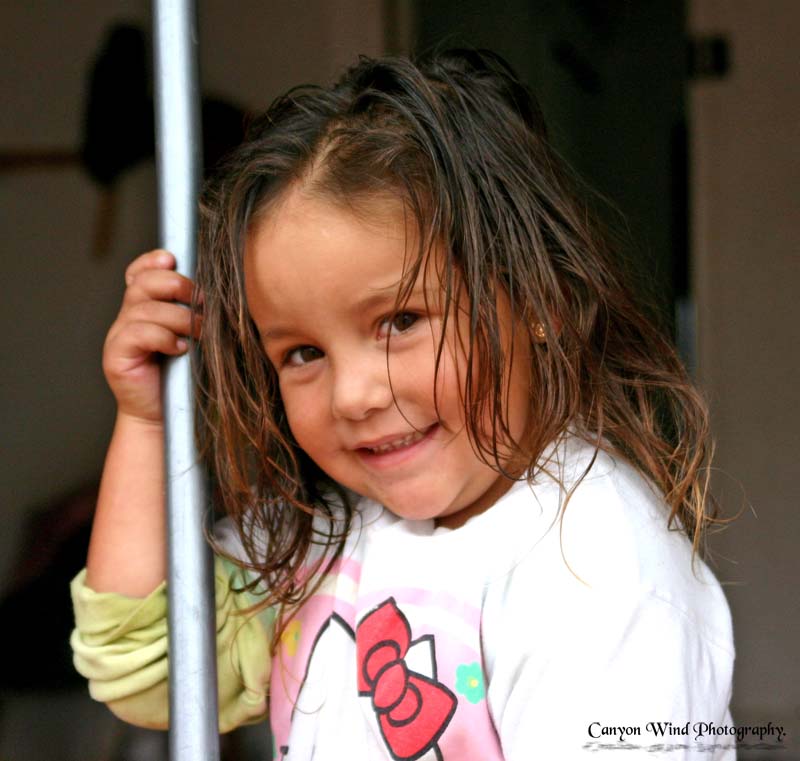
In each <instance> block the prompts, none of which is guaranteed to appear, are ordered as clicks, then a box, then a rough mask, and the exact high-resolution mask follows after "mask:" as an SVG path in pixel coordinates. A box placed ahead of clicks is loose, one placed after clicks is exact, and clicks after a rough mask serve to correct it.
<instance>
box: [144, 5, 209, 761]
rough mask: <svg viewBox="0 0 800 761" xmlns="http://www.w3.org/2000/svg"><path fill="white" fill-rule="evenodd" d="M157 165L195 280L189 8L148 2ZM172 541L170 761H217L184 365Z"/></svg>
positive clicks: (199, 506)
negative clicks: (151, 26)
mask: <svg viewBox="0 0 800 761" xmlns="http://www.w3.org/2000/svg"><path fill="white" fill-rule="evenodd" d="M153 11H154V12H153V22H154V24H153V28H154V35H153V36H154V51H155V81H156V88H155V89H156V161H157V167H158V186H159V227H160V244H161V247H162V248H166V249H167V250H169V251H171V252H172V253H173V254H174V255H175V257H176V259H177V262H178V267H177V268H178V271H179V272H181V273H182V274H185V275H187V276H189V277H192V276H193V274H194V269H195V258H196V256H195V254H196V237H197V191H198V187H199V177H200V128H199V123H200V119H199V114H200V108H199V90H198V84H197V55H196V48H197V32H196V20H197V19H196V9H195V5H194V2H193V0H155V3H154V9H153ZM163 389H164V411H165V412H164V424H165V430H166V484H167V516H168V520H167V525H168V539H169V563H168V575H169V578H168V585H167V588H168V595H169V686H170V701H169V704H170V759H171V761H200V760H201V759H202V761H217V760H218V759H219V734H218V731H217V726H218V724H217V721H218V720H217V674H216V667H217V661H216V627H215V621H214V580H213V573H212V566H211V555H210V552H209V548H208V546H207V544H206V541H205V536H204V533H203V527H204V520H205V512H206V505H207V498H206V490H205V480H204V476H203V473H202V469H201V468H200V466H199V463H198V460H197V452H196V448H195V440H194V407H193V403H192V373H191V365H190V359H189V356H188V355H186V356H183V357H178V358H175V359H170V360H168V361H167V362H166V364H165V372H164V386H163Z"/></svg>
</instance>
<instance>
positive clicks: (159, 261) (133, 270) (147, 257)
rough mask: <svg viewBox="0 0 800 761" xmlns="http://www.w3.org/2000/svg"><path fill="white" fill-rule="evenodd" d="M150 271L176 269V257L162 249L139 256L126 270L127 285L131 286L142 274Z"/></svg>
mask: <svg viewBox="0 0 800 761" xmlns="http://www.w3.org/2000/svg"><path fill="white" fill-rule="evenodd" d="M149 269H175V257H174V256H173V255H172V254H171V253H170V252H169V251H164V249H161V248H158V249H156V250H155V251H148V252H147V253H146V254H142V255H141V256H137V257H136V259H134V260H133V261H132V262H131V263H130V264H129V265H128V268H127V269H126V270H125V283H126V284H127V285H130V284H131V283H132V282H133V281H134V279H135V278H136V276H137V275H138V274H139V273H140V272H143V271H144V270H149Z"/></svg>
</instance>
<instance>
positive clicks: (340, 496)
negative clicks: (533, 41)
mask: <svg viewBox="0 0 800 761" xmlns="http://www.w3.org/2000/svg"><path fill="white" fill-rule="evenodd" d="M574 185H575V183H574V182H573V181H572V179H571V177H570V175H569V173H568V172H567V170H566V169H565V168H564V167H563V165H562V162H561V161H560V160H559V159H558V157H557V155H556V154H555V152H554V151H553V150H552V149H551V147H550V146H549V144H548V142H547V135H546V131H545V127H544V121H543V118H542V115H541V111H540V109H539V106H538V104H537V102H536V100H535V98H534V97H533V95H532V94H531V93H530V92H529V91H528V89H527V88H526V87H525V86H524V85H522V84H521V83H520V82H519V81H518V80H517V78H516V77H515V76H514V74H513V72H512V71H511V70H510V68H509V67H508V66H507V64H505V63H504V62H503V61H502V60H501V59H500V58H499V57H497V56H495V55H493V54H491V53H488V52H486V51H451V52H449V53H445V54H442V55H439V56H437V57H435V58H432V59H430V60H427V61H422V62H420V63H418V64H417V63H413V62H411V61H408V60H405V59H400V58H384V59H379V60H372V59H367V58H362V59H361V60H360V61H359V63H358V64H357V65H355V66H354V67H353V68H351V69H350V70H349V71H348V72H347V73H346V74H345V75H344V76H343V78H342V79H341V80H340V81H339V82H338V83H337V84H336V85H335V86H334V87H332V88H330V89H322V88H318V87H310V86H309V87H300V88H295V89H293V90H290V91H289V92H288V93H286V94H285V95H284V96H282V97H281V98H279V99H278V100H276V101H275V102H274V103H273V104H272V106H271V107H270V108H269V110H268V111H267V112H266V113H265V114H264V115H263V116H262V117H260V118H259V119H257V120H255V121H254V122H253V123H252V125H251V126H250V130H249V135H248V138H247V140H246V141H245V143H244V144H243V145H242V146H241V147H240V148H239V149H237V151H236V152H235V153H234V154H233V155H232V156H231V157H230V158H229V160H228V161H227V163H226V165H225V166H224V168H223V169H222V170H221V171H220V172H218V174H217V176H216V177H215V178H214V179H213V180H212V181H211V182H210V183H209V185H208V187H207V188H206V190H205V193H204V196H203V200H202V204H201V236H200V266H199V269H198V276H197V277H198V286H199V289H200V291H202V293H203V295H204V303H203V341H202V350H201V352H200V362H199V366H198V380H199V387H200V394H199V406H200V411H201V415H200V416H199V419H200V425H199V428H200V431H199V433H200V438H201V442H202V449H203V452H204V454H205V457H206V460H207V462H208V464H209V468H210V470H211V474H212V476H213V478H214V482H215V484H216V493H217V495H218V501H219V503H220V506H221V508H222V509H223V510H224V511H225V512H226V513H227V514H229V515H230V516H232V517H233V519H234V521H235V522H236V524H237V525H238V527H239V530H240V533H241V537H242V541H243V542H244V546H245V548H246V551H247V553H248V557H249V559H250V564H251V567H252V569H253V570H255V571H256V572H257V576H258V577H259V580H261V581H262V582H264V584H263V586H264V587H265V588H266V589H268V590H269V592H268V594H267V598H266V602H265V604H275V603H277V604H282V605H287V606H292V605H296V604H299V603H300V602H301V601H302V600H303V599H305V598H306V597H307V596H308V594H309V592H310V587H309V583H310V582H309V579H311V578H319V574H317V576H315V575H314V574H313V573H308V572H307V571H308V569H306V568H305V564H306V563H307V562H308V559H309V557H310V555H309V550H310V547H311V546H312V544H315V543H319V544H322V545H323V546H325V547H327V548H329V549H331V550H332V552H330V553H327V554H326V553H320V554H319V557H323V556H324V557H325V561H324V562H325V563H332V562H333V560H334V559H335V558H336V556H337V555H338V553H339V552H341V549H342V547H343V542H344V538H345V536H346V534H347V531H348V529H349V525H350V518H351V515H352V504H351V500H350V499H349V495H348V494H347V493H346V492H345V491H344V490H343V489H342V488H341V487H339V486H338V485H336V484H334V483H331V482H330V480H329V479H328V478H327V477H326V476H325V474H324V473H322V472H321V471H320V470H319V469H318V468H317V467H316V465H315V464H314V463H313V462H312V461H311V460H310V459H309V458H308V457H307V456H306V455H305V454H304V453H303V452H302V451H301V450H300V449H299V448H298V446H297V444H296V443H295V441H294V439H293V437H292V433H291V431H290V429H289V426H288V423H287V420H286V415H285V413H284V410H283V406H282V403H281V399H280V393H279V388H278V381H277V377H276V373H275V370H274V368H273V367H272V366H271V364H270V363H269V361H268V360H267V358H266V356H265V353H264V351H263V348H262V346H261V343H260V340H259V336H258V331H257V330H256V328H255V326H254V325H253V322H252V320H251V319H250V316H249V313H248V308H247V303H246V298H245V290H244V274H243V253H244V246H245V241H246V239H247V236H248V233H249V231H250V230H251V229H252V228H253V226H254V225H256V224H258V223H259V221H260V220H261V219H262V218H263V217H264V216H265V215H269V214H271V213H280V202H281V199H282V198H283V197H284V196H285V194H286V193H287V192H288V190H289V189H291V188H296V187H300V188H302V189H303V192H304V193H309V194H311V195H312V196H315V197H319V198H322V199H324V200H326V201H329V202H330V203H332V204H338V205H342V206H343V207H345V208H347V210H349V211H355V212H356V213H357V212H358V211H359V209H365V208H367V207H368V206H369V204H370V203H371V202H373V201H374V200H375V199H380V198H383V199H385V198H391V199H394V200H396V201H397V202H398V203H399V204H401V205H402V208H403V209H404V210H405V213H406V214H407V215H408V217H409V219H410V220H411V221H412V222H413V223H414V225H415V229H416V232H417V235H416V236H415V240H416V247H415V248H416V250H415V251H410V252H409V257H408V266H407V268H406V272H405V277H404V281H403V283H401V284H400V287H399V290H398V297H397V308H398V310H399V309H401V308H402V306H403V303H404V301H405V300H406V299H407V298H408V296H409V294H410V292H411V288H412V287H413V285H414V282H415V281H416V279H417V278H418V277H420V276H424V274H425V272H426V271H427V270H428V268H430V267H434V266H435V267H436V268H437V276H438V280H439V282H440V283H441V286H442V294H443V301H444V314H445V315H446V319H450V317H449V316H450V315H453V314H459V313H460V314H465V315H468V317H469V319H468V325H469V327H468V334H467V335H459V336H458V340H459V341H460V342H461V343H462V345H463V346H464V347H465V350H466V353H467V357H466V368H467V370H466V377H465V379H464V400H463V401H464V409H465V419H466V420H467V426H468V431H469V435H470V440H471V441H472V443H473V446H474V448H475V451H476V454H477V455H478V456H479V457H481V459H483V460H484V461H485V462H487V463H488V464H490V465H492V467H494V468H495V469H496V470H497V471H498V473H502V474H505V475H506V476H508V477H509V478H517V477H519V476H520V475H521V474H522V473H526V474H527V476H528V478H530V479H532V478H534V477H535V475H536V472H537V470H538V469H539V468H541V467H543V464H542V463H541V462H540V458H541V456H542V454H543V452H544V451H545V449H546V448H547V446H548V445H549V444H550V443H552V442H554V441H558V440H559V439H561V438H562V437H564V436H565V435H567V433H568V432H569V433H572V434H575V435H578V436H580V437H582V438H584V439H586V440H588V441H590V442H592V443H593V444H594V445H595V446H596V447H597V448H599V449H605V450H608V451H610V452H611V453H616V454H619V455H621V456H623V457H625V458H626V459H628V460H629V461H630V462H631V463H632V464H633V465H634V466H635V467H636V468H637V469H638V470H639V471H640V472H641V473H642V474H643V475H644V476H645V477H646V478H647V479H649V480H650V481H651V482H652V483H653V484H655V485H656V486H657V487H658V488H659V489H660V490H661V491H662V492H663V494H664V496H665V499H666V501H667V504H668V505H669V508H670V524H671V525H672V524H675V525H676V526H680V527H681V528H682V529H683V530H684V531H685V532H686V533H687V534H688V536H689V537H690V539H691V540H692V541H693V545H694V548H695V550H697V549H698V548H699V547H700V543H701V539H702V537H703V533H704V529H705V528H706V526H707V525H709V524H710V523H712V522H714V520H715V516H716V512H715V507H714V504H713V500H712V499H711V498H710V496H709V493H708V480H707V472H708V471H707V467H708V463H709V459H710V456H711V445H710V439H709V432H708V415H707V411H706V408H705V405H704V403H703V401H702V399H701V397H700V395H699V394H698V392H697V391H696V390H695V388H694V386H693V385H692V384H691V382H690V380H689V379H688V377H687V374H686V372H685V370H684V369H683V366H682V365H681V362H680V361H679V359H678V358H677V355H676V353H675V351H674V349H673V348H672V346H671V344H670V342H669V341H668V340H666V339H665V338H664V337H663V336H662V334H661V333H660V332H659V331H658V330H657V328H656V327H654V325H653V323H652V322H651V321H650V320H649V319H647V318H646V317H645V315H644V313H643V312H642V310H641V309H640V307H639V306H637V304H636V301H635V299H634V298H633V296H632V292H631V290H630V288H629V287H628V286H626V284H625V283H624V282H623V279H622V276H621V274H620V268H619V266H618V264H617V262H615V260H614V254H613V252H612V251H611V249H610V246H609V244H608V243H607V242H606V239H605V238H604V237H603V236H602V234H601V232H600V226H599V224H597V223H596V222H595V221H593V215H592V214H590V212H589V207H588V204H587V203H586V202H584V201H582V200H581V199H580V197H579V195H578V193H577V192H576V190H575V189H574ZM434 250H436V251H439V252H442V256H441V257H440V259H441V261H437V259H436V257H434V256H432V255H431V252H432V251H434ZM501 294H502V295H503V296H504V297H505V298H507V300H508V302H509V303H510V308H511V314H512V323H513V325H512V330H513V331H515V334H516V333H517V332H519V331H521V332H522V333H523V336H524V338H525V340H526V341H527V343H528V344H529V345H530V347H531V356H532V361H531V362H530V367H529V368H528V375H529V387H530V406H529V415H528V417H529V420H530V421H533V424H531V425H529V426H528V427H527V430H526V431H525V433H524V435H523V436H522V437H521V438H520V439H519V440H516V439H515V438H514V437H513V436H512V434H511V431H510V427H509V421H508V414H507V410H506V409H505V408H504V404H503V400H504V399H506V398H507V396H508V395H507V394H506V393H505V392H504V384H505V383H507V381H508V365H509V362H510V359H511V358H510V357H509V356H506V354H505V353H504V352H505V349H504V342H503V341H502V340H501V336H502V328H503V326H502V325H501V324H500V317H499V314H498V307H497V305H498V298H499V296H500V295H501ZM455 323H456V324H459V321H455ZM537 323H539V324H541V325H542V326H543V329H544V335H545V340H544V342H543V343H542V342H540V341H538V340H537V338H536V336H535V335H534V332H533V331H534V326H535V325H536V324H537ZM512 343H513V342H512ZM442 348H443V347H442V346H441V345H440V346H439V348H438V351H437V357H436V366H437V373H438V367H439V362H440V360H441V356H442ZM514 361H515V362H517V361H521V360H520V359H518V358H514ZM486 420H490V421H491V425H490V429H489V430H484V428H485V427H486V426H485V425H483V424H482V423H481V421H486ZM567 500H568V498H567ZM338 503H342V504H344V506H345V510H344V518H343V519H342V520H339V519H338V518H337V519H334V513H335V510H334V507H333V506H334V504H338ZM315 515H322V516H328V517H329V518H330V521H329V522H328V525H329V526H330V530H329V531H327V533H324V532H323V533H320V530H319V528H318V526H319V525H320V524H319V523H315V522H314V516H315ZM337 515H338V513H337ZM256 535H258V536H263V537H265V540H264V541H265V542H266V545H265V546H261V545H259V544H257V542H256V541H255V539H254V536H256ZM322 562H323V561H321V560H320V561H319V563H317V567H316V569H312V570H316V571H319V570H321V565H320V563H322ZM322 570H324V569H322ZM255 583H256V582H254V584H255Z"/></svg>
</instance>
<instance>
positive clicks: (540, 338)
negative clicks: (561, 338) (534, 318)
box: [533, 322, 547, 344]
mask: <svg viewBox="0 0 800 761" xmlns="http://www.w3.org/2000/svg"><path fill="white" fill-rule="evenodd" d="M533 337H534V338H535V339H536V342H537V343H540V344H541V343H544V341H545V338H547V334H546V333H545V332H544V325H543V324H542V323H541V322H537V323H536V324H535V325H534V326H533Z"/></svg>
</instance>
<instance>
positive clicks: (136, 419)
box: [115, 409, 164, 437]
mask: <svg viewBox="0 0 800 761" xmlns="http://www.w3.org/2000/svg"><path fill="white" fill-rule="evenodd" d="M115 428H116V430H117V431H123V430H124V431H125V432H129V431H130V432H133V431H135V432H139V433H141V434H143V435H148V436H159V437H161V436H163V435H164V420H163V418H159V419H156V420H153V419H150V418H144V417H140V416H138V415H134V414H132V413H129V412H125V411H124V410H120V409H118V410H117V420H116V425H115Z"/></svg>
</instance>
